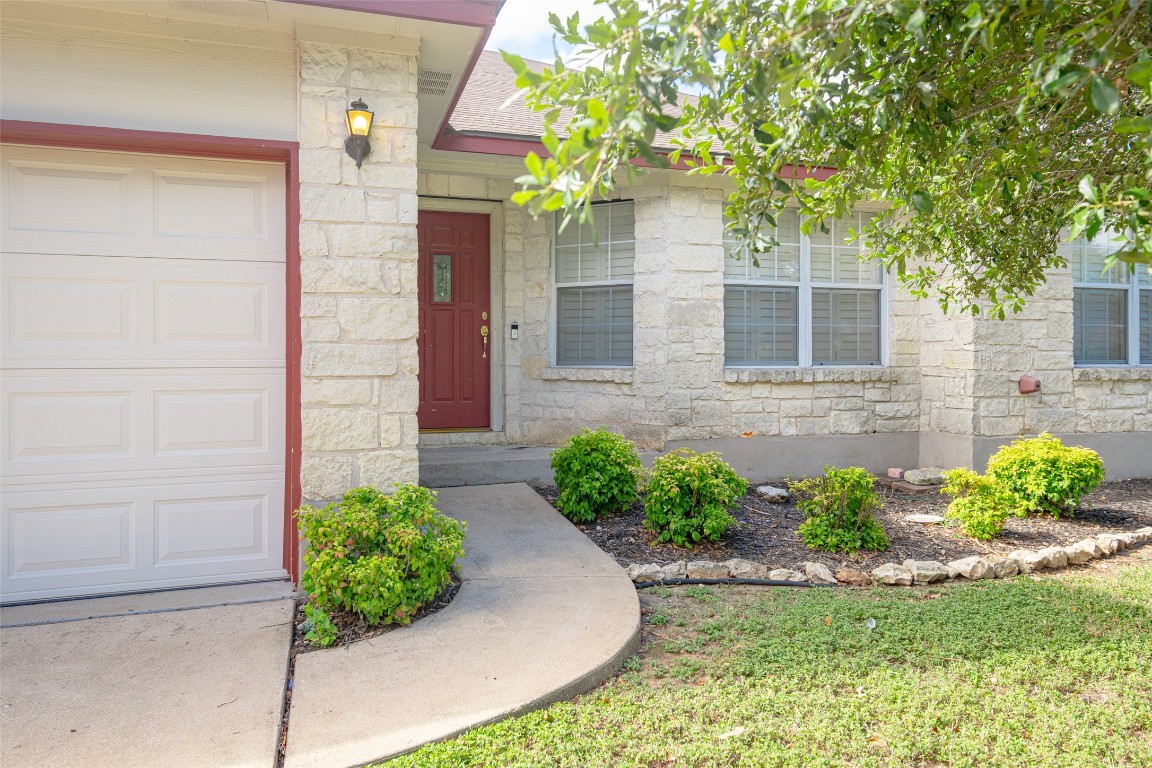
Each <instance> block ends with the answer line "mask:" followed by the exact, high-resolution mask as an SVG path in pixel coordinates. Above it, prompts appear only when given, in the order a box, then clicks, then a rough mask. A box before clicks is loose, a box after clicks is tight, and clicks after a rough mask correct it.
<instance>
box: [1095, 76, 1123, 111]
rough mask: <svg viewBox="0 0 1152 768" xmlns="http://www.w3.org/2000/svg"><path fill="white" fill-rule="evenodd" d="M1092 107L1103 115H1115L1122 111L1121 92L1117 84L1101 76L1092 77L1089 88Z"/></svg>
mask: <svg viewBox="0 0 1152 768" xmlns="http://www.w3.org/2000/svg"><path fill="white" fill-rule="evenodd" d="M1088 95H1089V100H1090V101H1091V103H1092V108H1093V109H1095V110H1096V111H1097V112H1099V113H1101V114H1103V115H1114V114H1116V113H1117V112H1118V111H1120V92H1119V91H1117V90H1116V86H1114V85H1112V83H1110V82H1108V81H1107V80H1105V79H1104V78H1102V77H1100V76H1096V77H1093V78H1092V85H1091V86H1090V87H1089V89H1088Z"/></svg>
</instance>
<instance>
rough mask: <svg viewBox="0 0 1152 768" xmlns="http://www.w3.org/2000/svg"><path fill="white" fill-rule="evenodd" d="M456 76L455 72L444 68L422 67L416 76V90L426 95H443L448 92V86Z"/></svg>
mask: <svg viewBox="0 0 1152 768" xmlns="http://www.w3.org/2000/svg"><path fill="white" fill-rule="evenodd" d="M455 76H456V74H455V73H454V72H445V71H444V70H442V69H422V70H420V74H419V76H418V77H417V78H416V90H417V92H418V93H422V94H424V95H426V96H443V95H444V94H446V93H448V86H449V84H451V82H452V78H453V77H455Z"/></svg>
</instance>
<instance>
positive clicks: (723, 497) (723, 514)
mask: <svg viewBox="0 0 1152 768" xmlns="http://www.w3.org/2000/svg"><path fill="white" fill-rule="evenodd" d="M747 491H748V481H747V480H745V479H744V478H742V477H740V475H738V474H736V470H734V469H732V467H730V466H728V464H726V463H725V462H724V460H723V459H722V458H720V454H718V453H700V454H698V453H696V452H695V451H691V450H688V449H686V448H681V449H679V450H675V451H672V452H671V453H669V454H666V455H664V456H661V457H660V458H658V459H656V461H655V462H654V463H653V465H652V473H651V475H650V476H649V478H648V485H647V489H646V497H645V499H644V519H645V525H647V526H648V527H649V528H651V529H652V530H653V531H655V532H656V540H657V541H670V542H672V543H673V544H675V545H677V546H680V547H691V546H693V545H695V544H698V543H700V542H701V541H716V540H718V539H719V538H720V537H721V536H723V535H724V532H725V531H727V530H728V526H730V525H732V524H733V523H734V522H736V521H735V519H734V518H733V517H732V515H731V513H730V510H731V509H732V507H733V505H734V504H735V503H736V501H737V500H738V499H740V497H742V496H743V495H744V494H745V493H746V492H747Z"/></svg>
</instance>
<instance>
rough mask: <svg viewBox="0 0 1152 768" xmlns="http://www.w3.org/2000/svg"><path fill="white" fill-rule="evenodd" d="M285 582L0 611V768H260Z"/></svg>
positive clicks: (264, 763)
mask: <svg viewBox="0 0 1152 768" xmlns="http://www.w3.org/2000/svg"><path fill="white" fill-rule="evenodd" d="M292 607H293V601H292V586H291V584H289V583H288V582H277V583H269V584H252V585H244V586H232V587H214V588H206V589H189V590H179V591H172V592H164V593H153V594H147V595H130V596H123V597H109V598H98V599H91V600H72V601H65V602H56V603H45V604H41V605H29V606H15V607H11V608H4V609H3V610H0V621H2V623H3V631H2V632H0V678H2V679H3V685H2V687H0V702H2V703H0V734H2V736H0V765H3V766H5V768H25V766H26V767H27V768H33V767H35V768H41V767H43V766H85V768H104V766H107V767H108V768H134V767H135V766H141V767H143V766H158V765H163V766H182V767H186V768H196V767H198V766H204V767H205V768H208V767H209V766H212V767H213V768H215V767H219V768H241V767H243V768H249V767H251V768H270V766H272V765H273V763H274V761H275V758H276V737H277V733H278V730H279V724H280V708H281V705H282V701H283V691H284V677H285V673H286V671H287V667H288V647H289V644H290V642H291V637H292Z"/></svg>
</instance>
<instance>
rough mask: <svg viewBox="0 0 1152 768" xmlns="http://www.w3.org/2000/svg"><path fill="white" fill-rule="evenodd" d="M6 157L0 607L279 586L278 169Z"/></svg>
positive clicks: (9, 149) (62, 155)
mask: <svg viewBox="0 0 1152 768" xmlns="http://www.w3.org/2000/svg"><path fill="white" fill-rule="evenodd" d="M0 152H2V165H3V181H2V183H3V187H2V191H3V199H2V200H0V209H2V216H3V220H2V229H0V247H2V249H3V257H2V262H0V273H2V278H3V296H2V300H3V309H2V312H0V316H2V320H0V322H2V323H3V328H2V329H0V335H2V337H3V349H2V356H0V365H2V367H3V396H2V397H3V414H2V423H3V453H2V457H0V461H2V474H3V523H2V524H3V528H2V533H3V542H2V543H0V558H2V560H0V598H2V599H3V601H4V602H18V601H24V600H35V599H42V598H51V597H61V596H69V595H85V594H101V593H107V592H123V591H131V590H141V589H156V588H162V587H172V586H181V585H190V584H212V583H221V582H229V581H246V580H256V579H264V578H279V577H283V576H285V575H286V574H285V571H284V568H283V537H284V532H283V527H284V450H285V436H284V428H285V416H284V413H285V403H284V397H285V394H284V393H285V389H284V350H285V343H284V330H285V323H284V312H285V307H284V277H285V267H284V254H285V243H284V204H285V203H284V195H285V186H284V168H283V166H282V165H277V164H272V163H250V162H233V161H226V160H203V159H199V158H196V159H193V158H175V157H159V156H153V155H135V154H122V153H108V152H89V151H82V150H59V149H45V148H35V147H17V146H5V147H2V148H0Z"/></svg>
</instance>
